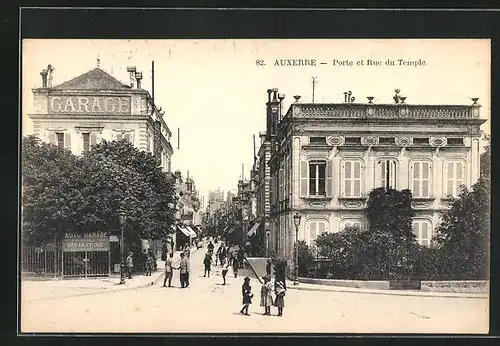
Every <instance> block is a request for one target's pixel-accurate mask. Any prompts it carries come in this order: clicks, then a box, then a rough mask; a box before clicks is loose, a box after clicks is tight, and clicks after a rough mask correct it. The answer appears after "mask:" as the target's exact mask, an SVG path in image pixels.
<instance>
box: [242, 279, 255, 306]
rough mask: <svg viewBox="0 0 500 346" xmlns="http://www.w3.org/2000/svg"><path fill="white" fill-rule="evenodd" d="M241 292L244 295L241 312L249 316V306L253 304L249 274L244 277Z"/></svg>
mask: <svg viewBox="0 0 500 346" xmlns="http://www.w3.org/2000/svg"><path fill="white" fill-rule="evenodd" d="M241 294H242V295H243V307H242V308H241V310H240V313H242V314H245V315H247V316H249V315H250V314H249V313H248V306H249V305H250V304H252V297H253V294H252V286H250V278H249V277H248V276H247V277H246V278H245V279H244V282H243V285H242V286H241Z"/></svg>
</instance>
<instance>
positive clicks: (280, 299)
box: [274, 281, 286, 316]
mask: <svg viewBox="0 0 500 346" xmlns="http://www.w3.org/2000/svg"><path fill="white" fill-rule="evenodd" d="M275 291H276V299H275V300H274V306H276V307H277V308H278V316H283V308H284V307H285V291H286V289H285V284H284V283H283V282H282V281H277V282H276V284H275Z"/></svg>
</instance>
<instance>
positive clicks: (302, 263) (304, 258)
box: [293, 240, 314, 276]
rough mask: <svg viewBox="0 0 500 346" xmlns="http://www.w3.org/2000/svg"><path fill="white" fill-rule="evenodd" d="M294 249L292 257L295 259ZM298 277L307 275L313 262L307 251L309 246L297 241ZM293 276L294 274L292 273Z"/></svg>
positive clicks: (302, 241) (309, 252)
mask: <svg viewBox="0 0 500 346" xmlns="http://www.w3.org/2000/svg"><path fill="white" fill-rule="evenodd" d="M295 251H296V247H294V251H293V253H294V255H293V256H294V257H293V258H295ZM298 251H299V276H304V275H307V272H308V269H309V267H310V266H311V264H313V262H314V256H313V255H312V254H311V251H310V250H309V246H308V245H307V243H306V242H305V241H304V240H299V248H298ZM294 274H295V273H294Z"/></svg>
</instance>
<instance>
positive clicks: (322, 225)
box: [312, 222, 326, 239]
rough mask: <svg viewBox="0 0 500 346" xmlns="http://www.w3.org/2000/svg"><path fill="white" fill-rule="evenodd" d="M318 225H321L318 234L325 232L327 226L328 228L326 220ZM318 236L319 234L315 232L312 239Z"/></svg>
mask: <svg viewBox="0 0 500 346" xmlns="http://www.w3.org/2000/svg"><path fill="white" fill-rule="evenodd" d="M318 226H319V230H318V234H323V233H325V228H326V227H325V223H324V222H320V223H319V224H318ZM316 236H317V235H316V234H315V235H314V237H312V239H316Z"/></svg>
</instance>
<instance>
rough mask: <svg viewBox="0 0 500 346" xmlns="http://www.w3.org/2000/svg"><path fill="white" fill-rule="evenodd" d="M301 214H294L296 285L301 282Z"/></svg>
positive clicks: (294, 282)
mask: <svg viewBox="0 0 500 346" xmlns="http://www.w3.org/2000/svg"><path fill="white" fill-rule="evenodd" d="M300 218H301V215H300V214H299V213H295V215H294V216H293V223H294V225H295V280H294V281H293V284H294V285H298V284H299V226H300Z"/></svg>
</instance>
